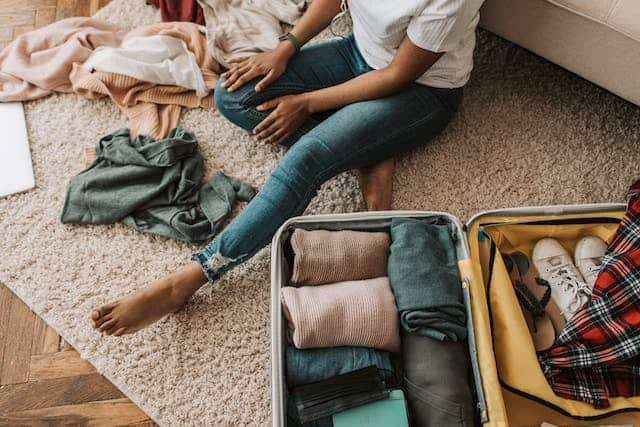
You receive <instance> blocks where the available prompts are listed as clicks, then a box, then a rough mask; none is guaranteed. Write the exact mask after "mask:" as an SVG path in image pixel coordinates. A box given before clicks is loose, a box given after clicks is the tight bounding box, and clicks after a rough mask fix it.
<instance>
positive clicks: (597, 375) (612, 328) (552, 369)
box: [539, 181, 640, 408]
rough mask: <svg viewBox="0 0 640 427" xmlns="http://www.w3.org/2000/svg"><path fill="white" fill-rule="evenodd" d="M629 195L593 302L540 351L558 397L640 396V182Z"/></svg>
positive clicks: (599, 400)
mask: <svg viewBox="0 0 640 427" xmlns="http://www.w3.org/2000/svg"><path fill="white" fill-rule="evenodd" d="M627 199H628V207H627V213H626V215H625V217H624V218H623V220H622V222H621V223H620V226H619V228H618V230H617V231H616V234H615V236H614V239H613V242H612V243H611V244H610V245H609V249H608V250H607V253H606V255H605V257H604V260H603V266H602V271H601V272H600V274H599V276H598V279H597V280H596V283H595V285H594V289H593V296H592V298H591V301H590V302H589V303H587V304H586V305H585V306H584V307H583V308H582V309H580V311H578V312H577V313H576V314H575V315H574V317H573V318H572V319H571V321H570V322H568V323H567V325H566V326H565V329H564V330H563V332H562V334H561V335H560V337H559V338H558V341H557V342H556V344H555V345H554V347H552V348H551V349H550V350H549V351H548V352H547V353H545V354H542V355H540V356H539V360H540V364H541V366H542V369H543V372H544V374H545V376H546V377H547V379H548V380H549V384H550V385H551V387H552V388H553V391H554V392H555V393H556V394H557V395H558V396H560V397H564V398H568V399H573V400H580V401H583V402H588V403H590V404H592V405H593V406H594V407H596V408H607V407H608V406H609V400H608V399H609V398H610V397H616V396H624V397H630V396H640V181H638V182H636V183H635V184H633V185H632V186H631V188H630V189H629V193H628V195H627Z"/></svg>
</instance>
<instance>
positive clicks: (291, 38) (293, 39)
mask: <svg viewBox="0 0 640 427" xmlns="http://www.w3.org/2000/svg"><path fill="white" fill-rule="evenodd" d="M278 40H280V41H281V42H283V41H285V40H289V41H290V42H291V44H293V47H294V48H296V52H298V51H300V48H301V47H302V43H300V40H298V38H297V37H296V36H294V35H293V34H291V33H285V34H282V35H281V36H278Z"/></svg>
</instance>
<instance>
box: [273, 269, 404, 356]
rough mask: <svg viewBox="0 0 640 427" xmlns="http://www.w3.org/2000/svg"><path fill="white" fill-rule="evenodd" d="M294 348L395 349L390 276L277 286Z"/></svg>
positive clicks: (395, 324) (396, 336) (396, 333)
mask: <svg viewBox="0 0 640 427" xmlns="http://www.w3.org/2000/svg"><path fill="white" fill-rule="evenodd" d="M280 299H281V302H282V310H283V311H284V314H285V317H286V318H287V320H288V337H289V341H291V342H292V343H293V345H295V346H296V347H297V348H315V347H338V346H346V345H350V346H361V347H373V348H377V349H380V350H387V351H392V352H398V351H399V349H400V334H399V330H398V310H397V308H396V303H395V300H394V298H393V293H392V291H391V287H390V285H389V278H387V277H378V278H376V279H368V280H358V281H353V282H339V283H334V284H330V285H324V286H304V287H301V288H296V287H293V286H287V287H284V288H282V289H281V290H280Z"/></svg>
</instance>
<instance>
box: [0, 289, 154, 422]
mask: <svg viewBox="0 0 640 427" xmlns="http://www.w3.org/2000/svg"><path fill="white" fill-rule="evenodd" d="M52 425H53V426H59V425H65V426H66V425H74V426H75V425H92V426H124V425H127V426H130V425H135V426H139V427H141V426H153V425H155V424H154V423H153V422H152V421H151V420H150V419H149V417H147V415H146V414H145V413H144V412H142V410H140V409H139V408H138V407H137V406H136V405H134V404H133V403H132V402H131V401H130V400H129V399H127V398H125V396H124V395H123V394H122V392H120V390H118V389H117V388H116V387H115V386H114V385H113V384H111V383H110V382H109V381H108V380H107V379H106V378H104V377H103V376H102V375H100V374H98V373H97V372H96V370H95V368H94V367H93V366H91V365H90V364H89V363H88V362H85V361H84V360H82V359H81V358H80V354H78V352H77V351H75V350H74V349H73V348H71V347H70V346H69V345H68V344H67V343H65V342H64V340H62V339H60V336H59V335H58V334H57V333H56V331H55V330H53V329H52V328H51V327H50V326H48V325H47V324H46V323H45V322H44V321H43V320H42V319H41V318H40V317H38V316H37V315H36V314H34V313H33V312H32V311H31V310H29V307H27V306H26V304H24V303H23V302H22V301H21V300H20V299H18V297H16V296H15V295H14V294H13V293H12V292H11V291H10V290H9V289H8V288H7V287H6V286H4V285H1V284H0V426H52Z"/></svg>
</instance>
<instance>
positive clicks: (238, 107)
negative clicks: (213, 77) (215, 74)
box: [213, 78, 253, 127]
mask: <svg viewBox="0 0 640 427" xmlns="http://www.w3.org/2000/svg"><path fill="white" fill-rule="evenodd" d="M224 80H225V79H224V78H220V79H219V80H218V82H217V84H216V87H215V89H214V91H213V101H214V104H215V106H216V109H217V110H218V111H219V112H220V114H222V115H223V116H224V117H225V118H226V119H228V120H229V121H230V122H232V123H235V124H237V125H239V126H242V127H244V126H243V123H244V122H245V120H244V116H246V114H247V109H248V108H249V107H248V105H247V103H246V99H247V98H248V97H249V96H250V94H249V93H247V91H248V90H249V88H246V87H241V88H240V89H237V90H235V91H233V92H229V90H227V88H224V87H222V83H223V82H224ZM250 90H251V91H253V89H250Z"/></svg>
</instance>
